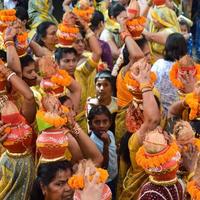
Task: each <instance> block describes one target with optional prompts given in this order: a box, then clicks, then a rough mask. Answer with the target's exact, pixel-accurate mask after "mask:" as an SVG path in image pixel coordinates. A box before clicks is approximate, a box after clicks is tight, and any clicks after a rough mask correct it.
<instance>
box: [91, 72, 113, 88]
mask: <svg viewBox="0 0 200 200" xmlns="http://www.w3.org/2000/svg"><path fill="white" fill-rule="evenodd" d="M99 78H105V79H106V80H107V81H109V82H110V84H111V85H112V84H113V77H112V75H111V72H110V71H109V70H103V71H100V72H98V73H97V74H96V76H95V79H94V81H95V83H96V82H97V80H98V79H99Z"/></svg>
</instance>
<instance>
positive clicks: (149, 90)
mask: <svg viewBox="0 0 200 200" xmlns="http://www.w3.org/2000/svg"><path fill="white" fill-rule="evenodd" d="M145 92H152V89H150V88H149V89H147V90H142V94H143V93H145Z"/></svg>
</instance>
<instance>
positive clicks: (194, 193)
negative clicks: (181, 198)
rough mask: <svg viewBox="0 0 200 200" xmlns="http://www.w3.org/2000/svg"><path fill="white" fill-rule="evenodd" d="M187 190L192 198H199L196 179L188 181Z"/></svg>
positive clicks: (199, 199) (199, 191) (195, 199)
mask: <svg viewBox="0 0 200 200" xmlns="http://www.w3.org/2000/svg"><path fill="white" fill-rule="evenodd" d="M187 191H188V193H189V194H190V196H191V199H192V200H200V187H199V186H198V185H197V183H196V181H190V182H188V184H187Z"/></svg>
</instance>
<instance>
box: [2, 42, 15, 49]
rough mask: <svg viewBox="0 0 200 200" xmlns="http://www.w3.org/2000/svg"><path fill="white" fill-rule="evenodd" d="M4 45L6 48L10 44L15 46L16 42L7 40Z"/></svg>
mask: <svg viewBox="0 0 200 200" xmlns="http://www.w3.org/2000/svg"><path fill="white" fill-rule="evenodd" d="M4 45H5V47H6V48H8V47H9V46H14V42H13V41H6V42H4Z"/></svg>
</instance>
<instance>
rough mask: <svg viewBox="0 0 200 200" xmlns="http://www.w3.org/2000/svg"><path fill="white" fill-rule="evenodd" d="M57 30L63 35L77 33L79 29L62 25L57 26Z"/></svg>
mask: <svg viewBox="0 0 200 200" xmlns="http://www.w3.org/2000/svg"><path fill="white" fill-rule="evenodd" d="M58 29H59V30H60V31H62V32H64V33H74V34H76V33H79V29H78V28H77V27H70V26H65V25H64V24H59V25H58Z"/></svg>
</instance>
